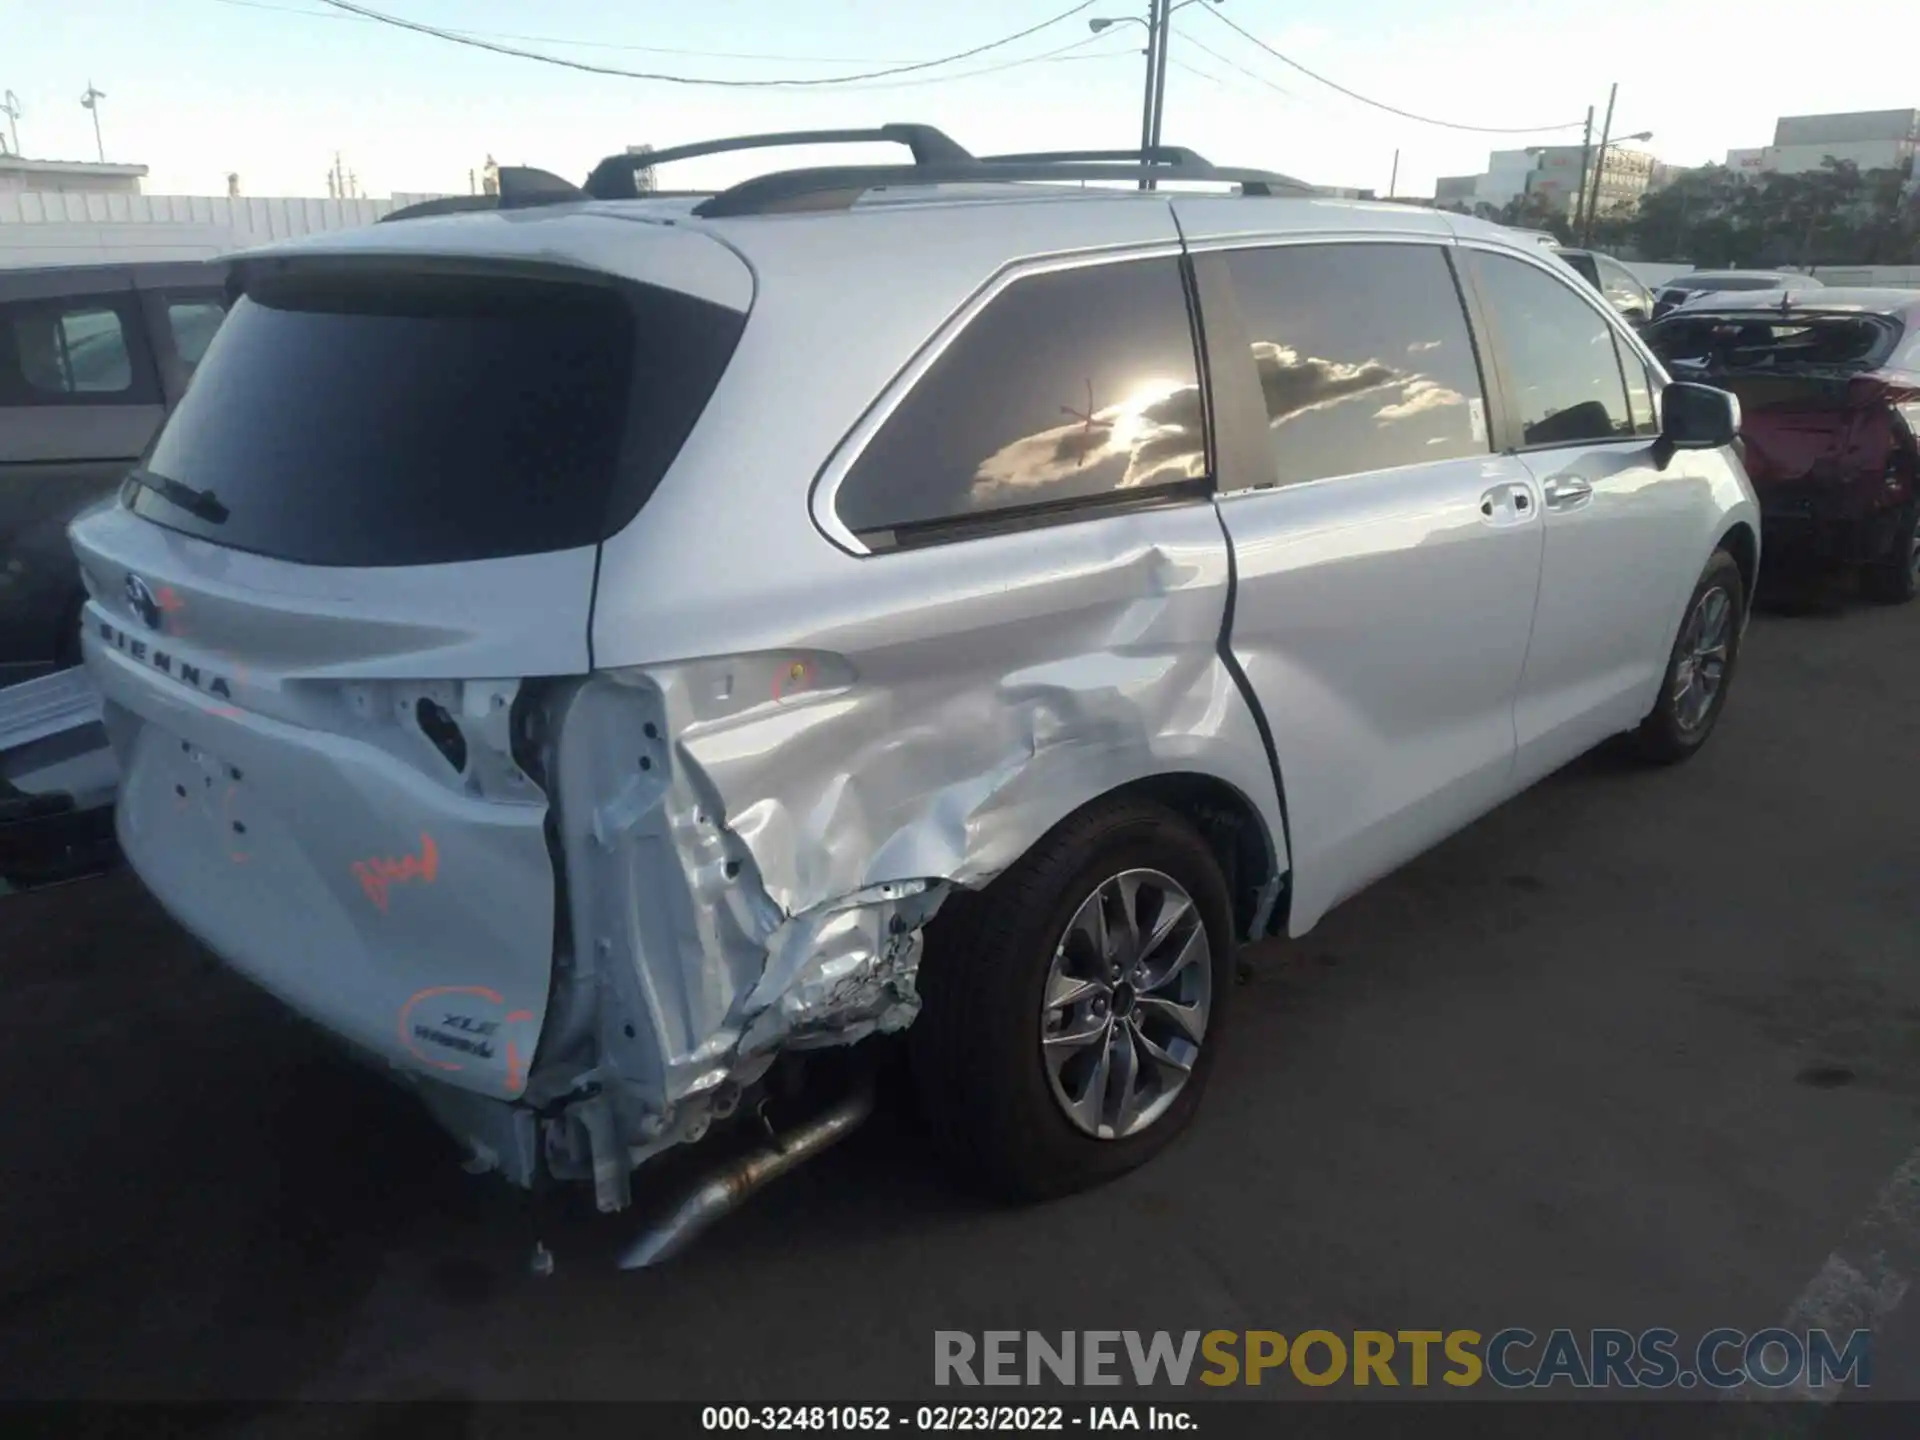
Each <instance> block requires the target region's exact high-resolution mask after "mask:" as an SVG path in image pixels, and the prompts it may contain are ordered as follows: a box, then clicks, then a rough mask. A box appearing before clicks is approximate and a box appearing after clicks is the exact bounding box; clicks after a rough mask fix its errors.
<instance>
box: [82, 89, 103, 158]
mask: <svg viewBox="0 0 1920 1440" xmlns="http://www.w3.org/2000/svg"><path fill="white" fill-rule="evenodd" d="M106 98H107V92H106V91H104V90H96V89H94V88H93V81H91V80H89V81H87V93H86V94H84V95H82V96H81V97H80V103H81V104H82V105H84V106H85V107H86V108H87V109H89V110H91V111H92V112H93V148H94V149H95V150H97V151H99V152H100V163H101V164H102V165H104V164H106V163H107V147H106V145H105V143H104V142H103V141H102V140H101V139H100V102H101V101H102V100H104V99H106Z"/></svg>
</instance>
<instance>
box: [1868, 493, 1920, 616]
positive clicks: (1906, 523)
mask: <svg viewBox="0 0 1920 1440" xmlns="http://www.w3.org/2000/svg"><path fill="white" fill-rule="evenodd" d="M1860 588H1861V590H1862V591H1863V592H1865V594H1866V597H1867V598H1868V599H1869V600H1876V601H1878V602H1879V603H1880V604H1882V605H1905V604H1906V603H1907V602H1908V601H1910V600H1912V599H1913V597H1914V595H1915V594H1916V593H1920V504H1913V505H1909V506H1908V507H1907V508H1906V509H1905V510H1904V511H1902V512H1901V515H1900V523H1899V525H1898V526H1897V527H1895V530H1894V536H1893V543H1892V544H1891V545H1889V546H1888V547H1887V553H1886V554H1885V555H1884V556H1883V557H1881V558H1880V559H1878V560H1876V561H1874V562H1873V564H1871V565H1869V566H1867V568H1866V569H1865V570H1863V571H1862V572H1861V574H1860Z"/></svg>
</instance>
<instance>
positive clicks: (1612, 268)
mask: <svg viewBox="0 0 1920 1440" xmlns="http://www.w3.org/2000/svg"><path fill="white" fill-rule="evenodd" d="M1553 253H1554V254H1556V255H1558V256H1559V257H1560V258H1561V259H1562V260H1564V261H1566V262H1567V264H1569V265H1571V266H1572V267H1573V268H1574V269H1575V270H1577V271H1578V272H1579V273H1580V278H1581V279H1583V280H1585V281H1586V282H1587V283H1588V284H1589V285H1591V286H1593V288H1594V289H1596V290H1598V291H1599V292H1600V293H1601V294H1602V295H1604V296H1606V297H1607V303H1608V304H1609V305H1611V306H1613V308H1614V309H1615V310H1618V311H1619V312H1620V318H1621V319H1623V320H1625V321H1626V322H1627V323H1628V324H1629V325H1644V324H1646V323H1647V321H1649V320H1651V319H1652V318H1653V291H1651V290H1649V289H1648V288H1647V286H1646V285H1645V283H1644V282H1642V280H1641V279H1640V277H1639V276H1638V275H1635V274H1634V273H1633V272H1632V271H1631V270H1629V269H1628V268H1627V267H1626V266H1624V265H1622V264H1621V263H1620V262H1619V261H1618V260H1616V259H1614V258H1613V257H1612V256H1611V255H1602V254H1600V253H1599V252H1598V251H1597V250H1574V249H1569V248H1566V247H1564V246H1556V247H1554V252H1553Z"/></svg>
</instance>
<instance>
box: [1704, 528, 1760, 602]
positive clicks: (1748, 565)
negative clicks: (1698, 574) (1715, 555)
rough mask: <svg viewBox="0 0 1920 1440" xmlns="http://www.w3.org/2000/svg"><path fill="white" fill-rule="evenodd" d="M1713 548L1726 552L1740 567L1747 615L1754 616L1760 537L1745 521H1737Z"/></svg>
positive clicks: (1758, 576) (1741, 586) (1758, 575)
mask: <svg viewBox="0 0 1920 1440" xmlns="http://www.w3.org/2000/svg"><path fill="white" fill-rule="evenodd" d="M1713 548H1714V549H1716V550H1724V551H1726V552H1727V553H1728V554H1729V555H1731V556H1732V557H1733V563H1734V564H1736V565H1738V566H1739V567H1740V588H1741V590H1742V592H1743V598H1744V600H1745V603H1746V609H1747V613H1748V614H1752V613H1753V591H1754V587H1755V585H1756V584H1757V582H1758V581H1759V578H1760V537H1759V536H1757V535H1755V534H1754V533H1753V527H1752V526H1751V525H1749V524H1748V523H1747V522H1746V521H1745V520H1736V521H1734V523H1733V524H1732V525H1730V526H1729V527H1728V528H1727V529H1726V531H1725V532H1724V533H1722V535H1721V536H1720V539H1719V540H1718V541H1717V542H1716V543H1715V545H1714V547H1713Z"/></svg>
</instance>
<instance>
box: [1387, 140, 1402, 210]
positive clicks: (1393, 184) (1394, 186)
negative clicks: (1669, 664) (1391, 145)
mask: <svg viewBox="0 0 1920 1440" xmlns="http://www.w3.org/2000/svg"><path fill="white" fill-rule="evenodd" d="M1399 193H1400V152H1399V151H1398V150H1396V151H1394V152H1393V175H1392V178H1390V179H1389V180H1388V181H1387V199H1389V200H1391V199H1393V197H1394V196H1396V195H1398V194H1399Z"/></svg>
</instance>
